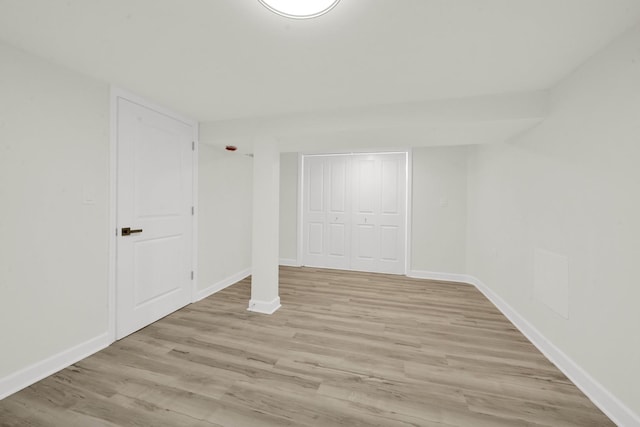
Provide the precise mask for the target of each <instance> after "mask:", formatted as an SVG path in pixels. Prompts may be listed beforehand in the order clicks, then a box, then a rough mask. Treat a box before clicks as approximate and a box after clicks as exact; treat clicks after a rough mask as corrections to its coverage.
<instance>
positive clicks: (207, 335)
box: [0, 268, 613, 427]
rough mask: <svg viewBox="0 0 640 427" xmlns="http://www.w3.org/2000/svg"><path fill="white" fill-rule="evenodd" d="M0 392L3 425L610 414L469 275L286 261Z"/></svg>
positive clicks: (544, 419) (318, 422) (559, 420)
mask: <svg viewBox="0 0 640 427" xmlns="http://www.w3.org/2000/svg"><path fill="white" fill-rule="evenodd" d="M280 274H281V284H280V296H281V300H282V308H281V309H280V310H279V311H278V312H276V313H275V314H273V315H271V316H266V315H260V314H255V313H250V312H247V311H246V307H247V304H248V301H249V294H250V281H249V279H246V280H243V281H242V282H239V283H237V284H235V285H233V286H231V287H230V288H227V289H226V290H224V291H222V292H219V293H218V294H215V295H213V296H211V297H209V298H207V299H205V300H203V301H200V302H198V303H196V304H192V305H190V306H188V307H185V308H184V309H182V310H180V311H177V312H175V313H173V314H171V315H170V316H167V317H165V318H164V319H162V320H160V321H158V322H156V323H154V324H152V325H150V326H148V327H146V328H144V329H143V330H141V331H139V332H136V333H134V334H132V335H130V336H129V337H127V338H125V339H122V340H120V341H118V342H116V343H114V344H113V345H111V346H110V347H109V348H107V349H105V350H103V351H101V352H99V353H97V354H95V355H93V356H91V357H89V358H87V359H85V360H82V361H81V362H78V363H76V364H75V365H72V366H70V367H69V368H67V369H64V370H63V371H60V372H59V373H57V374H55V375H52V376H51V377H48V378H46V379H44V380H43V381H40V382H38V383H37V384H34V385H32V386H31V387H29V388H26V389H24V390H22V391H20V392H19V393H16V394H14V395H13V396H10V397H8V398H6V399H4V400H3V401H0V425H2V426H65V427H71V426H83V427H86V426H154V427H162V426H172V427H174V426H203V427H204V426H234V427H245V426H246V427H260V426H317V427H324V426H350V427H355V426H403V427H406V426H473V427H482V426H580V427H586V426H599V427H600V426H609V425H613V424H612V423H611V421H609V420H608V419H607V418H606V417H605V416H604V415H603V414H602V413H601V412H600V411H599V410H598V409H597V408H596V407H595V406H594V405H593V404H592V403H591V402H590V401H589V400H588V399H587V398H586V397H585V396H584V395H583V394H582V393H581V392H580V391H579V390H578V389H577V388H576V387H575V386H574V385H573V384H572V383H571V382H570V381H569V380H568V379H567V378H566V377H565V376H564V375H563V374H562V373H561V372H560V371H559V370H558V369H557V368H555V367H554V366H553V365H552V364H551V363H550V362H549V361H547V360H546V359H545V358H544V356H542V354H540V352H539V351H538V350H536V348H535V347H534V346H533V345H532V344H531V343H530V342H528V341H527V339H526V338H525V337H524V336H523V335H522V334H521V333H520V332H518V331H517V330H516V329H515V327H514V326H513V325H512V324H511V323H509V321H508V320H506V319H505V317H504V316H503V315H502V314H501V313H500V312H499V311H498V310H497V309H496V308H495V307H494V306H493V305H492V304H491V303H490V302H489V301H487V300H486V299H485V298H484V296H482V295H481V294H480V293H479V292H478V291H477V290H476V289H475V288H474V287H472V286H470V285H464V284H455V283H442V282H433V281H427V280H415V279H408V278H406V277H402V276H391V275H381V274H368V273H357V272H344V271H335V270H320V269H313V268H281V273H280Z"/></svg>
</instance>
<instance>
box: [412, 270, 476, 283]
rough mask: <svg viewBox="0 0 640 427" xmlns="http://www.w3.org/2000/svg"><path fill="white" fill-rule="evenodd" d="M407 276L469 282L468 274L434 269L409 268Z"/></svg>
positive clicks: (439, 280) (441, 280)
mask: <svg viewBox="0 0 640 427" xmlns="http://www.w3.org/2000/svg"><path fill="white" fill-rule="evenodd" d="M407 277H412V278H414V279H428V280H436V281H438V282H460V283H469V276H467V275H466V274H453V273H437V272H435V271H422V270H410V271H409V272H408V273H407Z"/></svg>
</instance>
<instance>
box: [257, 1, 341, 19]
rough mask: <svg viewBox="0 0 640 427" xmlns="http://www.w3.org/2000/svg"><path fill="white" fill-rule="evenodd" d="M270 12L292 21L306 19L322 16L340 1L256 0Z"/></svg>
mask: <svg viewBox="0 0 640 427" xmlns="http://www.w3.org/2000/svg"><path fill="white" fill-rule="evenodd" d="M258 1H259V2H260V3H262V4H263V5H264V6H265V7H266V8H267V9H269V10H270V11H272V12H274V13H277V14H278V15H282V16H286V17H287V18H294V19H308V18H315V17H317V16H320V15H324V14H325V13H327V12H329V11H330V10H331V9H333V8H334V7H335V6H336V5H337V4H338V2H339V1H340V0H258Z"/></svg>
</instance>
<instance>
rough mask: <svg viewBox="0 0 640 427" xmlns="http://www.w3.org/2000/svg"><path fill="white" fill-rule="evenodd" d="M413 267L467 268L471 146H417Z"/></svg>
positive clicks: (437, 269) (449, 270)
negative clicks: (469, 150)
mask: <svg viewBox="0 0 640 427" xmlns="http://www.w3.org/2000/svg"><path fill="white" fill-rule="evenodd" d="M412 157H413V165H412V175H413V177H412V211H411V212H412V213H411V270H412V271H413V272H414V273H413V274H415V273H416V272H420V271H422V272H436V273H449V274H460V273H463V272H464V271H465V268H466V265H465V251H466V240H467V236H466V222H467V148H466V147H427V148H414V149H413V155H412Z"/></svg>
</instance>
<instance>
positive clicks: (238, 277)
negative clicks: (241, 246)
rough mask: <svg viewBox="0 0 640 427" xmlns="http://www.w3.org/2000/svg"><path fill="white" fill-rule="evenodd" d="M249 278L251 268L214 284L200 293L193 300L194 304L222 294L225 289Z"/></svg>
mask: <svg viewBox="0 0 640 427" xmlns="http://www.w3.org/2000/svg"><path fill="white" fill-rule="evenodd" d="M249 276H251V268H247V269H245V270H242V271H239V272H237V273H236V274H233V275H231V276H229V277H227V278H225V279H222V280H220V281H219V282H217V283H214V284H213V285H211V286H208V287H206V288H204V289H202V290H200V291H198V292H197V293H196V295H195V297H194V298H193V302H197V301H200V300H201V299H204V298H207V297H209V296H211V295H213V294H215V293H216V292H220V291H221V290H223V289H224V288H228V287H229V286H231V285H234V284H236V283H238V282H239V281H241V280H243V279H245V278H247V277H249Z"/></svg>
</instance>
